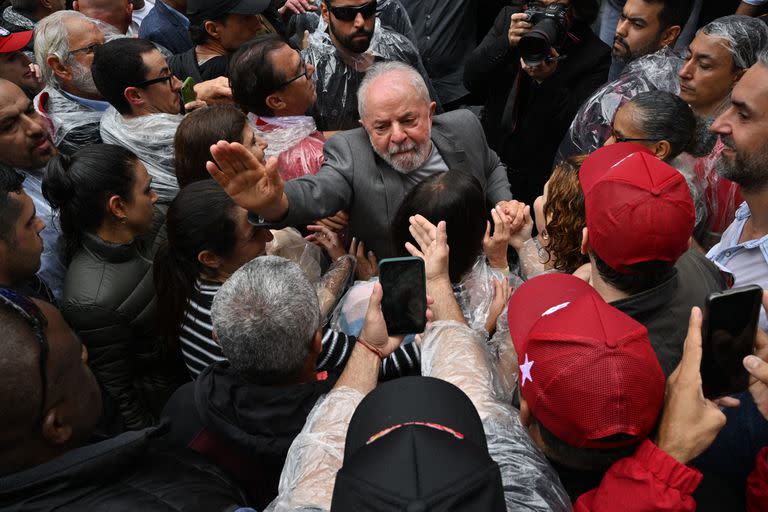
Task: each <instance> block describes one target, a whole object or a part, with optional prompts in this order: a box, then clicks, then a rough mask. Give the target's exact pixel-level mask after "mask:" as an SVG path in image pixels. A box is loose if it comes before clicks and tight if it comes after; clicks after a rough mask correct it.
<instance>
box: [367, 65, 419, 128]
mask: <svg viewBox="0 0 768 512" xmlns="http://www.w3.org/2000/svg"><path fill="white" fill-rule="evenodd" d="M393 88H394V90H396V91H397V93H399V94H401V95H403V96H411V95H414V94H415V95H416V97H417V98H419V99H420V100H423V101H424V104H425V105H429V103H430V99H429V89H427V84H426V83H425V82H424V78H423V77H422V76H421V75H420V74H419V72H418V71H416V69H414V68H412V67H411V66H409V65H407V64H403V63H402V62H397V61H389V62H382V63H379V64H375V65H374V66H372V67H371V68H370V69H369V70H368V72H367V73H366V74H365V77H364V78H363V81H362V83H361V84H360V87H359V88H358V90H357V110H358V112H359V113H360V117H361V118H364V117H365V112H366V107H367V104H368V97H369V95H371V94H373V95H374V96H376V95H377V94H380V93H382V92H387V91H389V92H393V93H394V92H395V91H394V90H393Z"/></svg>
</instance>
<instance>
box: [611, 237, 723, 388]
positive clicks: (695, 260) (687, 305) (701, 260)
mask: <svg viewBox="0 0 768 512" xmlns="http://www.w3.org/2000/svg"><path fill="white" fill-rule="evenodd" d="M725 287H726V286H725V281H724V279H723V275H722V274H721V273H720V270H718V268H717V267H716V266H715V265H714V264H713V263H712V262H711V261H709V260H708V259H707V258H706V257H705V256H704V255H703V254H701V253H700V252H699V251H697V250H695V249H691V250H689V251H688V252H686V253H685V254H683V255H682V256H681V257H680V259H678V260H677V263H676V264H675V273H674V275H672V276H671V277H670V278H669V279H667V280H666V281H664V282H663V283H661V284H659V285H657V286H655V287H654V288H651V289H650V290H646V291H644V292H641V293H637V294H635V295H632V296H630V297H627V298H626V299H621V300H617V301H614V302H611V305H612V306H614V307H615V308H616V309H618V310H619V311H623V312H624V313H626V314H627V315H629V316H631V317H632V318H634V319H635V320H637V321H638V322H640V323H641V324H643V325H644V326H645V327H646V328H647V329H648V337H649V338H650V340H651V345H653V349H654V350H655V351H656V356H657V357H658V358H659V363H661V369H662V370H664V375H665V376H667V377H668V376H669V374H670V373H672V371H673V370H674V369H675V368H676V367H677V365H678V363H679V362H680V359H681V358H682V355H683V344H684V341H685V337H686V335H687V333H688V319H689V317H690V315H691V308H692V307H693V306H698V307H700V308H703V307H704V303H705V302H706V300H707V296H708V295H709V294H710V293H714V292H719V291H722V290H723V289H724V288H725Z"/></svg>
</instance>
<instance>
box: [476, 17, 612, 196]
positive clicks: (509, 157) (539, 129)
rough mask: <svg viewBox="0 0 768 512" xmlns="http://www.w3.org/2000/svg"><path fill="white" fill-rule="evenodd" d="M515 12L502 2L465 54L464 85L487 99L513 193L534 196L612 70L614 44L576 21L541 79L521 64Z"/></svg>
mask: <svg viewBox="0 0 768 512" xmlns="http://www.w3.org/2000/svg"><path fill="white" fill-rule="evenodd" d="M517 12H521V9H520V8H519V7H510V6H508V7H505V8H504V9H502V10H501V12H500V13H499V15H498V16H497V17H496V21H495V22H494V24H493V27H492V28H491V30H490V32H488V34H487V35H486V36H485V38H484V39H483V41H482V43H480V46H478V47H477V48H476V49H475V51H474V52H472V55H471V56H470V58H469V60H467V62H466V65H465V67H464V85H465V86H466V87H467V89H469V91H470V92H472V93H473V94H474V95H476V96H477V97H478V98H479V99H481V100H484V101H485V111H484V114H483V129H484V130H485V134H486V137H487V138H488V145H489V146H490V147H491V149H493V150H495V151H496V152H497V153H498V154H499V157H500V158H501V161H502V162H504V163H505V164H506V165H507V166H508V167H509V172H510V184H511V185H512V190H513V191H514V193H515V197H516V198H517V199H520V200H522V201H524V202H526V203H528V204H532V201H533V199H535V198H536V196H538V195H539V194H541V191H542V190H543V188H544V183H546V181H547V179H549V174H550V169H551V168H552V160H553V159H554V157H555V152H556V151H557V146H558V144H559V143H560V140H561V139H562V138H563V135H565V132H566V131H567V130H568V127H569V126H570V124H571V121H572V120H573V116H574V115H576V112H577V111H578V109H579V107H580V106H581V104H582V103H583V102H584V100H586V99H587V97H589V95H590V94H591V93H592V92H594V90H595V89H597V87H599V86H600V85H601V84H603V83H604V82H605V81H606V79H607V78H608V69H609V68H610V65H611V52H610V48H608V46H607V45H606V44H605V43H603V42H602V41H600V40H599V39H598V38H597V36H595V34H594V33H592V30H591V29H590V28H589V27H588V26H586V25H584V24H582V23H579V22H574V24H573V26H572V27H571V31H570V36H569V37H568V38H567V40H566V42H565V44H564V45H563V47H562V48H561V49H560V52H559V53H560V54H561V55H562V56H563V58H562V60H560V61H559V62H558V64H557V69H556V70H555V72H554V73H553V74H552V76H550V77H549V78H547V79H546V80H544V81H543V82H542V83H540V84H539V83H537V82H536V81H535V80H533V79H532V78H531V77H530V76H528V74H527V73H525V72H524V71H522V69H521V67H520V53H519V52H518V50H517V48H512V47H510V45H509V40H508V38H507V32H508V31H509V25H510V17H511V16H512V14H514V13H517ZM505 111H507V114H506V115H505Z"/></svg>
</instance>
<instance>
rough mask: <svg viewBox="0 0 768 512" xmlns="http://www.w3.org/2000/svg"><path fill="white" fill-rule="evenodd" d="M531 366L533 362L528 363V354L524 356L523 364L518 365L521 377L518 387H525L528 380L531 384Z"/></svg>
mask: <svg viewBox="0 0 768 512" xmlns="http://www.w3.org/2000/svg"><path fill="white" fill-rule="evenodd" d="M532 366H533V361H528V354H525V362H524V363H523V364H521V365H520V372H521V374H522V376H523V381H522V382H521V383H520V387H523V386H525V380H526V379H528V380H529V381H531V382H533V378H531V367H532Z"/></svg>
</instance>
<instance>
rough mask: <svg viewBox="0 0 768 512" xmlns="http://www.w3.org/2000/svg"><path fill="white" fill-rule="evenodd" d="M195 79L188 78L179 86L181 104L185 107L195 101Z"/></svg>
mask: <svg viewBox="0 0 768 512" xmlns="http://www.w3.org/2000/svg"><path fill="white" fill-rule="evenodd" d="M196 83H197V82H195V79H194V78H192V77H191V76H188V77H187V78H186V80H184V82H182V84H181V104H182V105H186V104H187V103H191V102H193V101H195V100H196V99H197V93H196V92H195V85H196Z"/></svg>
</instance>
